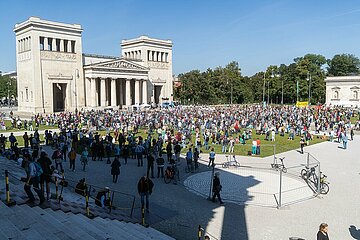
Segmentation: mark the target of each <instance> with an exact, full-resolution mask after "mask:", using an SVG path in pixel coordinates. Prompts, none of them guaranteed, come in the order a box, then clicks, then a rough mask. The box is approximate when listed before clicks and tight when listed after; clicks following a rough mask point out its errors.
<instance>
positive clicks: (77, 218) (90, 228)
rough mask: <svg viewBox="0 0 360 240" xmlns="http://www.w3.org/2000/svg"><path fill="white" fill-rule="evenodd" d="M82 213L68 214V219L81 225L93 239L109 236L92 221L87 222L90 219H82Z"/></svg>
mask: <svg viewBox="0 0 360 240" xmlns="http://www.w3.org/2000/svg"><path fill="white" fill-rule="evenodd" d="M81 215H82V214H77V215H75V214H70V215H69V217H70V218H69V220H70V221H72V222H73V223H74V224H75V223H76V224H77V225H79V226H81V227H82V228H83V229H84V230H85V231H86V232H87V233H88V234H89V235H90V236H92V237H93V238H95V239H107V238H108V237H109V236H107V235H108V234H107V233H106V232H103V231H101V230H100V229H99V228H97V225H96V224H93V222H89V220H90V219H84V218H82V217H81Z"/></svg>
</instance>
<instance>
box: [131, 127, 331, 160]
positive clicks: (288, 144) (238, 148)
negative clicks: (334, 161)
mask: <svg viewBox="0 0 360 240" xmlns="http://www.w3.org/2000/svg"><path fill="white" fill-rule="evenodd" d="M252 133H253V134H252V136H253V138H255V139H257V138H259V139H260V141H261V145H260V146H261V151H260V153H261V154H260V157H267V156H271V155H273V154H274V151H275V152H276V153H282V152H286V151H290V150H294V149H298V148H300V137H299V136H295V140H293V141H291V140H288V134H285V136H283V137H281V136H280V135H276V137H275V142H271V141H265V135H256V134H255V131H254V130H253V131H252ZM137 136H142V137H143V138H146V136H147V135H146V133H145V131H144V130H140V131H139V133H138V134H137ZM154 136H155V135H154ZM233 137H235V135H233ZM192 141H193V142H192V144H195V136H192ZM201 141H202V143H204V139H203V138H202V136H201ZM324 141H325V140H323V139H321V138H320V137H317V136H314V139H313V140H311V141H310V142H309V144H310V145H313V144H316V143H320V142H324ZM210 142H211V140H210ZM251 145H252V140H247V141H246V144H245V145H242V144H236V145H235V147H234V154H235V155H241V156H246V155H247V153H248V151H251ZM209 146H210V149H211V148H212V147H213V148H214V150H215V152H216V153H218V154H220V153H221V148H222V146H221V144H211V143H210V144H209ZM188 147H190V144H188V145H187V146H186V148H185V149H182V153H186V151H187V149H188ZM201 151H202V153H209V152H210V150H205V147H204V146H203V147H202V148H201Z"/></svg>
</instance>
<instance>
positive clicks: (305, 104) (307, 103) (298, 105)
mask: <svg viewBox="0 0 360 240" xmlns="http://www.w3.org/2000/svg"><path fill="white" fill-rule="evenodd" d="M308 105H309V102H299V101H298V102H296V106H297V107H302V108H303V107H307V106H308Z"/></svg>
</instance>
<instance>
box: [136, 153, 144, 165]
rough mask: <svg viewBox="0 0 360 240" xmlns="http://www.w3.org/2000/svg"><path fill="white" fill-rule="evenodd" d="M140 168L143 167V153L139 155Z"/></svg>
mask: <svg viewBox="0 0 360 240" xmlns="http://www.w3.org/2000/svg"><path fill="white" fill-rule="evenodd" d="M137 161H138V167H140V166H143V155H142V154H141V153H139V154H137Z"/></svg>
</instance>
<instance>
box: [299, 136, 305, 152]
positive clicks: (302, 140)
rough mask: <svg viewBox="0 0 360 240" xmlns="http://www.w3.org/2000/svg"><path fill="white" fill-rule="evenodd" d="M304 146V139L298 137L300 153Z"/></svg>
mask: <svg viewBox="0 0 360 240" xmlns="http://www.w3.org/2000/svg"><path fill="white" fill-rule="evenodd" d="M304 146H305V140H304V137H301V139H300V152H301V154H304Z"/></svg>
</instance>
